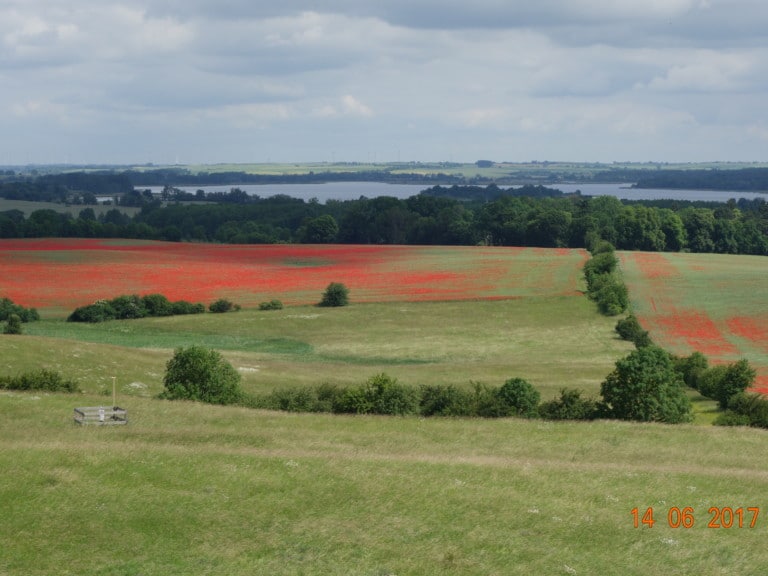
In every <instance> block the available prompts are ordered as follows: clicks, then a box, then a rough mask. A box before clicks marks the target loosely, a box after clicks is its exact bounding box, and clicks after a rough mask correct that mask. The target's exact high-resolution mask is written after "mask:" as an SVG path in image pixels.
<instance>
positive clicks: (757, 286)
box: [620, 252, 768, 391]
mask: <svg viewBox="0 0 768 576" xmlns="http://www.w3.org/2000/svg"><path fill="white" fill-rule="evenodd" d="M620 257H621V261H622V271H623V274H624V278H625V281H626V283H627V287H628V288H629V292H630V294H631V297H632V308H633V310H634V312H635V314H637V316H638V318H639V319H640V321H641V323H643V325H644V327H645V328H646V329H647V330H649V331H650V333H651V337H652V338H653V339H654V340H655V341H657V342H658V343H659V344H660V345H662V346H663V347H665V348H666V349H668V350H670V351H671V352H673V353H675V354H681V355H687V354H690V353H691V352H693V351H695V350H699V351H701V352H703V353H704V354H705V355H707V356H708V357H709V358H710V359H711V360H713V361H714V362H735V361H737V360H739V359H740V358H746V359H747V360H748V361H749V362H750V363H751V364H752V365H753V366H754V367H755V368H756V369H757V371H758V383H757V387H758V388H761V389H767V391H768V306H766V303H768V281H767V280H768V258H765V257H764V256H746V255H730V254H728V255H727V254H687V253H663V254H662V253H649V252H623V253H621V254H620Z"/></svg>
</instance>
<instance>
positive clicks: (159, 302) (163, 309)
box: [141, 294, 174, 316]
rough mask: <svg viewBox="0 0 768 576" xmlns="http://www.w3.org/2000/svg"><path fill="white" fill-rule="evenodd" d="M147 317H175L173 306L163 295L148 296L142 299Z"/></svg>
mask: <svg viewBox="0 0 768 576" xmlns="http://www.w3.org/2000/svg"><path fill="white" fill-rule="evenodd" d="M141 302H142V305H143V306H144V309H145V310H146V315H147V316H173V314H174V312H173V304H172V303H171V301H170V300H168V298H166V297H165V296H163V295H162V294H147V295H146V296H143V297H142V299H141Z"/></svg>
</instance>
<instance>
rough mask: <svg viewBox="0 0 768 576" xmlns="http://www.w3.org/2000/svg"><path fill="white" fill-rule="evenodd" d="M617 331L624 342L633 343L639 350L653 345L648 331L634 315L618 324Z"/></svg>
mask: <svg viewBox="0 0 768 576" xmlns="http://www.w3.org/2000/svg"><path fill="white" fill-rule="evenodd" d="M615 330H616V333H617V334H618V335H619V337H620V338H621V339H622V340H627V341H628V342H632V343H633V344H634V345H635V347H637V348H643V347H644V346H650V345H651V344H652V343H653V342H651V336H650V335H649V334H648V331H647V330H643V327H642V326H641V325H640V322H638V320H637V318H636V317H635V315H634V314H630V315H629V316H627V317H626V318H622V319H621V320H619V321H618V322H616V327H615Z"/></svg>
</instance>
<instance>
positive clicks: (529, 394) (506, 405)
mask: <svg viewBox="0 0 768 576" xmlns="http://www.w3.org/2000/svg"><path fill="white" fill-rule="evenodd" d="M497 396H498V398H499V403H500V405H501V406H502V407H503V408H502V409H503V410H504V411H505V412H506V413H505V414H502V415H503V416H522V417H524V418H535V417H536V416H538V412H539V400H540V399H541V396H540V394H539V391H538V390H536V388H534V387H533V385H532V384H531V383H530V382H528V381H527V380H523V379H522V378H510V379H509V380H507V381H506V382H504V384H503V385H502V386H501V388H499V390H498V392H497Z"/></svg>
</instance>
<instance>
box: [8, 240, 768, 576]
mask: <svg viewBox="0 0 768 576" xmlns="http://www.w3.org/2000/svg"><path fill="white" fill-rule="evenodd" d="M143 246H146V248H145V249H144V250H145V251H144V252H141V250H139V253H140V254H144V259H146V257H147V256H146V252H147V251H151V249H152V248H153V247H154V248H158V246H153V245H150V244H145V245H143ZM170 246H172V245H160V248H162V250H160V252H159V254H158V255H157V256H156V257H155V258H154V260H156V261H158V262H159V263H162V260H159V258H160V256H161V255H162V253H163V251H164V250H170ZM93 247H94V245H92V248H93ZM49 248H50V246H49ZM81 248H82V246H81ZM102 248H104V247H102ZM135 248H136V245H134V244H132V243H128V244H122V243H114V244H111V245H109V249H99V250H91V251H86V250H83V251H82V252H83V253H81V254H77V253H67V251H66V250H60V251H59V253H54V252H56V251H55V250H48V251H46V250H39V251H38V252H39V254H37V256H35V257H33V258H32V260H35V258H36V260H35V261H36V262H37V265H38V266H39V267H40V269H42V270H45V269H50V268H51V267H55V266H57V265H59V264H58V263H62V264H61V265H70V264H75V265H82V263H83V261H89V262H90V263H89V265H96V264H98V263H99V262H101V261H106V262H110V261H111V260H110V259H111V258H124V257H126V254H125V253H124V252H125V250H128V251H129V252H130V251H132V250H135ZM139 248H141V246H139ZM315 249H316V248H315ZM420 250H421V251H420V252H418V258H417V257H415V256H413V259H411V257H412V255H408V254H407V253H402V252H396V253H385V252H376V253H374V254H370V253H367V254H366V257H365V258H359V256H360V253H352V254H350V253H345V254H343V253H336V254H334V255H332V256H331V255H329V254H328V253H326V254H325V255H322V257H321V255H320V254H319V253H315V254H313V255H311V257H308V255H307V253H304V254H303V255H301V257H298V256H296V255H295V254H294V255H292V256H290V257H289V258H288V257H287V256H286V253H281V254H280V257H279V258H277V259H276V262H279V263H282V264H281V265H282V266H284V267H286V269H289V270H295V269H298V270H300V271H302V272H304V273H305V274H299V275H298V276H297V278H304V279H305V280H306V281H309V280H308V279H309V278H314V279H313V280H312V282H316V281H317V278H316V277H313V276H312V274H311V272H312V269H313V268H323V267H329V266H330V267H331V268H333V270H334V272H335V273H338V272H340V271H341V270H347V271H348V272H349V273H350V276H349V277H348V278H338V277H334V278H333V279H334V280H348V282H349V283H350V284H352V281H353V280H355V279H357V281H359V282H360V284H358V285H357V286H355V285H354V284H353V285H352V287H353V290H352V294H351V295H352V304H351V305H350V306H348V307H345V308H338V309H324V308H318V307H316V306H313V305H311V304H309V303H306V302H304V303H301V302H296V303H294V304H292V305H290V306H287V307H286V308H285V309H283V310H280V311H269V312H260V311H258V310H256V309H252V308H247V309H244V310H242V311H240V312H237V313H231V314H224V315H215V314H205V315H199V316H179V317H171V318H147V319H141V320H130V321H120V322H108V323H104V324H95V325H82V324H72V323H67V322H64V319H63V313H62V312H61V311H62V310H64V308H65V307H63V306H58V307H57V306H49V307H43V308H42V309H43V311H44V312H52V313H51V314H49V315H48V316H47V317H46V316H45V315H44V319H43V320H42V321H40V322H36V323H31V324H27V325H25V326H24V330H25V334H24V335H22V336H5V337H0V373H16V372H21V371H25V370H29V369H33V368H37V367H40V366H45V367H48V368H53V369H56V370H58V371H60V372H61V373H62V374H63V375H65V376H67V377H73V378H75V379H76V380H78V382H79V383H80V386H81V388H82V389H83V393H82V394H79V395H74V396H72V395H52V394H34V393H0V413H1V414H2V418H0V466H1V467H2V470H3V474H2V475H0V518H3V522H2V523H0V575H3V576H4V575H6V574H7V575H13V576H15V575H25V576H26V575H48V574H56V575H59V574H83V573H87V574H95V575H109V576H140V575H141V576H152V575H158V576H159V575H162V576H165V575H175V574H177V575H188V574H195V575H197V574H202V575H226V576H232V575H240V574H242V575H246V574H247V575H250V574H281V575H283V574H285V575H315V574H317V575H320V574H323V575H327V574H338V575H365V576H368V575H371V576H383V575H389V574H393V575H394V574H397V575H405V574H408V575H432V574H434V575H443V574H457V575H487V574H499V575H507V574H616V575H622V576H623V575H635V574H637V575H639V574H661V573H664V574H697V575H710V574H711V575H718V574H764V573H765V572H766V570H768V550H767V549H766V548H765V546H764V535H765V532H766V530H768V502H766V500H765V496H764V494H765V493H766V489H767V488H768V473H767V472H766V470H765V466H764V462H765V461H766V459H767V458H768V443H766V433H765V432H764V431H760V430H753V429H731V428H716V427H712V426H697V425H683V426H666V425H642V424H631V423H619V422H592V423H550V422H544V421H524V420H516V419H503V420H479V419H478V420H471V419H439V418H434V419H423V418H390V417H363V416H358V417H347V416H329V415H309V414H302V415H296V414H281V413H271V412H265V411H256V410H250V409H245V408H233V407H229V408H226V407H217V406H209V405H201V404H194V403H185V402H168V401H161V400H157V399H156V398H154V396H155V395H156V394H157V393H158V392H160V390H161V389H162V376H163V372H164V368H165V363H166V362H167V360H168V359H169V358H170V357H171V354H172V351H173V349H174V348H176V347H178V346H187V345H190V344H201V345H204V346H209V347H213V348H217V349H219V350H221V351H222V353H223V354H224V356H225V357H226V358H227V359H228V360H229V361H230V362H231V363H232V364H233V366H235V367H236V368H237V369H238V370H239V371H240V373H241V375H242V376H243V386H244V388H245V389H246V390H247V391H249V392H251V393H260V392H267V391H270V390H273V389H275V388H279V387H284V386H296V385H304V384H306V385H315V384H319V383H322V382H335V383H339V384H353V383H354V384H357V383H361V382H362V381H364V380H365V379H367V378H368V377H369V376H371V375H373V374H375V373H378V372H382V371H384V372H387V373H388V374H390V375H391V376H394V377H396V378H398V380H399V381H400V382H402V383H405V384H410V385H419V384H434V383H455V384H457V385H460V386H466V385H469V384H470V381H480V382H484V383H487V384H491V385H500V384H501V383H502V382H503V381H504V380H506V379H507V378H510V377H517V376H519V377H523V378H526V379H528V380H529V381H531V382H532V383H533V384H535V385H536V387H537V388H538V389H539V390H540V391H541V393H542V398H543V399H545V400H546V399H549V398H551V397H553V396H554V395H555V394H556V393H557V392H558V390H559V389H560V388H561V387H563V386H568V387H576V388H581V389H582V390H584V391H586V392H587V393H588V394H590V395H596V394H597V391H598V387H599V383H600V382H601V381H602V379H603V378H604V377H605V375H606V374H607V373H608V372H609V371H610V370H611V369H612V367H613V363H614V362H615V360H616V359H617V358H619V357H621V356H624V355H625V354H626V353H627V352H629V351H630V350H631V349H632V346H631V345H630V344H628V343H626V342H623V341H620V340H618V339H617V337H616V336H615V334H614V332H613V326H614V324H615V318H605V317H602V316H599V315H598V314H597V313H596V311H595V307H594V304H593V303H591V302H589V301H588V300H587V299H586V298H585V297H584V296H583V295H581V294H580V293H579V292H578V290H579V288H581V287H582V286H581V282H580V280H579V270H580V267H581V264H582V262H583V256H584V255H583V253H581V252H579V251H544V250H539V251H536V250H526V249H519V250H509V251H492V252H486V251H483V250H480V251H474V252H473V251H472V249H466V250H468V252H463V250H464V249H459V250H458V251H453V252H452V250H453V249H445V252H442V253H441V250H440V249H436V248H431V249H420ZM7 252H12V250H7ZM246 254H247V255H248V257H247V258H245V255H246ZM256 254H257V253H256V252H250V253H249V252H247V251H242V250H241V251H240V256H238V258H245V259H244V260H242V262H247V261H249V260H250V261H253V260H254V259H257V258H256V256H255V255H256ZM385 254H386V258H385V257H384V256H385ZM414 254H416V253H414ZM353 256H354V257H353ZM4 257H8V254H5V255H4ZM132 257H133V256H132ZM217 258H218V259H219V260H222V257H221V253H219V254H218V256H217ZM350 258H352V260H349V259H350ZM16 260H17V261H20V260H23V258H21V257H20V256H19V255H18V254H16ZM224 260H226V259H224ZM140 261H141V259H140V258H138V257H137V258H136V260H135V262H140ZM181 261H189V260H183V259H182V260H181ZM213 261H214V259H213V258H211V259H209V265H210V262H213ZM491 261H492V262H495V266H496V267H499V268H501V269H502V271H503V273H497V274H496V275H493V276H489V275H488V270H490V269H491V268H492V267H493V265H492V264H490V262H491ZM547 261H549V262H550V263H549V264H547ZM628 261H629V259H628V258H627V257H626V256H623V266H624V269H625V271H627V272H625V273H626V274H627V276H629V275H630V272H629V269H630V266H629V264H628V263H627V262H628ZM418 262H421V264H420V265H417V263H418ZM473 262H474V264H475V265H477V266H478V267H479V268H478V270H484V272H483V273H480V274H474V275H473V274H472V273H471V264H472V263H473ZM364 264H365V266H364ZM376 267H378V268H376ZM161 268H162V266H161ZM373 269H377V270H379V271H382V270H383V271H385V272H386V273H383V274H380V273H376V274H374V273H373V272H371V270H373ZM363 270H367V271H368V272H367V273H366V274H365V275H363V272H362V271H363ZM352 272H354V274H353V273H352ZM38 277H39V278H43V276H38ZM72 277H77V274H72ZM156 277H157V278H158V279H162V278H167V276H166V275H162V274H158V275H157V276H156ZM264 277H266V276H264ZM408 277H411V278H415V279H419V282H414V283H412V284H408V283H405V285H406V286H411V288H413V290H414V292H413V293H412V294H411V295H410V299H408V298H407V297H406V296H405V295H404V294H403V293H400V294H399V295H398V294H397V293H396V292H392V293H391V294H389V296H388V298H385V299H387V300H388V301H384V302H376V301H375V299H376V294H382V293H383V292H381V291H379V292H376V290H381V288H376V287H374V286H380V285H385V282H384V279H386V278H400V279H402V278H408ZM475 277H477V278H478V279H481V280H483V281H482V282H480V281H475V280H473V278H475ZM30 278H32V276H30ZM124 278H126V279H127V278H130V275H125V276H124ZM376 278H378V280H377V281H378V282H380V283H381V284H379V285H374V284H372V282H373V280H372V279H376ZM459 278H464V279H465V280H464V281H459ZM363 280H365V281H363ZM323 281H325V279H324V280H323ZM441 282H444V283H445V286H448V287H452V288H453V289H457V288H460V289H461V290H463V296H464V299H447V300H446V299H445V298H446V294H447V292H446V291H441V290H440V289H439V288H440V287H441V286H443V284H441ZM494 282H495V283H496V284H497V286H496V288H494V289H493V290H491V288H490V287H491V286H492V285H493V284H494ZM28 286H32V283H28ZM128 286H130V287H131V289H130V290H128V289H121V290H117V292H110V293H108V294H103V295H102V297H112V296H115V295H117V294H119V293H126V292H131V291H132V290H134V289H136V285H135V284H129V285H124V286H123V288H127V287H128ZM169 286H170V284H169ZM116 287H118V286H117V285H116V286H115V288H116ZM427 288H430V290H429V291H427V290H426V289H427ZM436 288H437V289H436ZM231 289H232V288H231V285H230V284H226V283H225V284H222V285H220V286H219V288H218V290H221V292H212V293H211V294H212V295H231V294H237V293H236V292H228V290H231ZM630 289H632V288H630ZM30 290H31V288H30ZM61 290H62V293H63V292H64V289H63V288H61ZM249 290H251V291H252V294H254V295H253V296H252V298H253V300H252V301H257V300H258V298H260V297H261V293H257V291H256V289H255V288H253V287H250V288H249ZM366 290H367V291H368V292H366ZM473 290H479V291H480V293H479V294H477V293H474V292H472V291H473ZM238 293H239V294H245V292H238ZM287 293H288V294H298V293H300V291H297V292H295V293H292V292H287ZM310 293H313V294H314V292H312V291H307V294H310ZM264 294H266V292H264ZM356 294H358V295H360V296H361V298H360V301H356V300H355V295H356ZM366 294H368V296H365V295H366ZM669 294H670V296H669V297H670V298H671V297H672V293H671V292H670V293H669ZM0 295H2V294H1V293H0ZM32 295H33V292H28V294H27V297H28V298H32V300H30V301H27V302H25V303H26V304H27V305H32V304H34V298H33V296H32ZM430 295H431V296H432V297H433V298H434V299H433V300H430ZM453 295H454V296H455V293H453ZM256 296H258V298H257V297H256ZM280 296H282V294H281V293H278V294H275V293H270V294H269V297H280ZM317 296H318V297H319V292H317ZM633 296H634V297H635V298H637V297H636V296H635V295H634V293H633ZM174 297H177V294H174ZM745 298H747V297H746V296H745ZM290 299H291V298H286V301H290ZM296 300H299V299H298V298H296ZM366 300H367V301H366ZM745 301H746V300H745ZM249 302H250V300H249ZM638 305H639V304H638ZM677 306H679V307H682V306H683V305H682V304H677ZM686 306H688V305H687V304H686ZM657 307H658V305H657ZM745 310H746V309H745ZM745 314H746V312H745V313H744V314H742V313H741V312H740V313H739V314H738V317H741V316H744V315H745ZM731 316H734V315H733V314H731ZM731 316H729V318H730V317H731ZM745 325H746V324H745ZM654 337H656V336H655V334H654ZM113 376H115V377H116V378H117V392H118V404H119V405H121V406H123V407H125V408H127V409H128V415H129V420H130V422H129V424H128V425H127V426H120V427H111V428H108V427H105V428H100V427H78V426H77V425H75V424H74V423H73V417H72V416H73V408H74V407H76V406H97V405H100V404H110V403H111V396H110V394H111V383H112V377H113ZM710 404H711V403H709V404H708V403H702V402H697V406H698V409H699V411H704V410H707V409H709V408H710ZM649 507H652V508H653V510H654V520H655V524H654V526H653V527H652V528H650V527H648V526H647V525H643V524H642V522H639V526H638V527H637V528H635V527H634V519H633V515H632V513H631V512H632V510H633V509H634V508H637V509H638V511H639V516H640V517H642V515H643V514H644V513H645V511H646V510H647V509H648V508H649ZM686 507H691V510H692V515H693V517H694V518H695V522H694V525H693V526H692V527H690V528H682V527H678V528H673V527H671V526H670V525H669V521H668V520H669V519H671V520H672V521H673V522H674V521H675V520H676V518H677V517H676V516H675V515H674V513H675V511H676V510H677V509H680V510H682V509H684V508H686ZM726 508H728V509H731V510H733V511H738V510H739V509H741V510H742V516H741V523H742V526H741V527H739V525H738V519H737V521H736V522H735V523H734V524H733V525H732V526H731V527H730V528H716V527H708V523H710V521H711V520H712V519H713V517H714V516H715V515H716V514H717V512H718V511H720V510H721V509H722V510H725V509H726ZM750 508H753V509H754V508H759V513H758V515H757V518H756V519H755V525H754V527H749V526H750V523H751V521H752V520H753V518H754V515H755V514H754V510H751V511H750V510H749V509H750ZM713 509H714V510H713ZM670 510H672V516H671V518H669V517H668V512H669V511H670ZM734 513H735V514H737V512H734ZM686 517H687V518H690V515H688V516H686ZM724 518H725V517H723V519H724ZM721 520H722V519H721Z"/></svg>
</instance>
